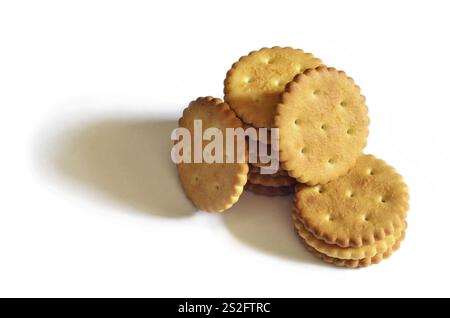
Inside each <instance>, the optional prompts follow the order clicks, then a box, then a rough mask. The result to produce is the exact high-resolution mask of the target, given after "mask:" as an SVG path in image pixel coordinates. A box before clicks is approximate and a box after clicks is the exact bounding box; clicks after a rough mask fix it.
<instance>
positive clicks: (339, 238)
mask: <svg viewBox="0 0 450 318" xmlns="http://www.w3.org/2000/svg"><path fill="white" fill-rule="evenodd" d="M294 198H295V199H294V205H295V208H296V209H297V211H298V219H299V220H300V221H301V222H302V223H303V224H304V226H305V228H306V229H308V230H309V231H310V232H311V233H313V234H314V236H316V237H317V238H318V239H320V240H323V241H325V242H326V243H328V244H337V245H339V246H341V247H349V246H352V247H361V246H363V245H368V244H373V243H374V242H375V241H378V240H383V239H384V238H385V237H386V236H387V235H390V234H393V233H394V232H395V230H396V229H398V228H400V227H401V226H402V224H403V222H404V220H405V217H406V213H407V211H408V209H409V203H408V201H409V195H408V188H407V186H406V184H405V183H404V181H403V178H402V177H401V176H400V175H399V174H398V173H397V172H396V171H395V169H394V168H392V167H390V166H388V165H387V164H386V163H385V162H384V161H383V160H380V159H377V158H375V157H374V156H372V155H364V156H362V157H360V158H359V159H358V160H357V161H356V165H355V166H354V167H353V168H352V169H351V170H350V171H349V173H348V174H347V175H345V176H343V177H340V178H339V179H337V180H334V181H331V182H329V183H327V184H325V185H318V186H313V187H308V186H304V185H299V186H297V188H296V193H295V196H294Z"/></svg>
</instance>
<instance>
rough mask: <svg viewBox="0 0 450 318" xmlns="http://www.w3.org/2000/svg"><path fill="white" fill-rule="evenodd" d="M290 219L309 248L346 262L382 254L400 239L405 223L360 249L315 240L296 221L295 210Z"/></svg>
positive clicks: (301, 224) (300, 223)
mask: <svg viewBox="0 0 450 318" xmlns="http://www.w3.org/2000/svg"><path fill="white" fill-rule="evenodd" d="M292 219H293V221H294V227H295V229H296V230H297V232H298V235H300V237H301V238H302V239H303V240H304V241H305V242H306V243H307V244H308V245H309V246H311V247H312V248H314V249H315V250H316V251H318V252H320V253H322V254H325V255H327V256H329V257H332V258H338V259H346V260H361V259H365V258H372V257H374V256H375V255H377V254H380V255H382V254H384V253H385V252H386V251H388V250H389V249H391V248H392V247H393V246H394V244H395V243H396V242H397V241H398V240H399V239H400V238H401V237H402V235H403V232H404V231H405V228H406V222H405V223H404V224H403V225H402V226H401V227H399V228H398V229H396V230H395V231H394V233H393V234H391V235H387V236H386V238H385V239H384V240H380V241H376V242H375V243H373V244H370V245H364V246H362V247H340V246H338V245H335V244H327V243H325V242H324V241H321V240H319V239H317V238H316V237H315V236H314V235H313V234H312V233H311V232H309V231H308V230H307V229H306V228H305V227H304V225H303V223H302V222H300V221H299V220H298V217H297V210H295V209H294V211H293V214H292Z"/></svg>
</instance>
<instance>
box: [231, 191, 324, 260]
mask: <svg viewBox="0 0 450 318" xmlns="http://www.w3.org/2000/svg"><path fill="white" fill-rule="evenodd" d="M291 211H292V196H281V197H266V196H262V195H256V194H253V193H250V192H248V191H245V192H244V193H243V194H242V196H241V197H240V199H239V201H238V202H237V203H236V204H235V205H234V206H233V207H232V208H231V209H230V210H228V211H226V212H225V213H224V214H223V220H224V224H225V226H226V227H227V229H228V230H229V231H230V232H231V234H232V235H233V236H234V237H236V238H237V239H238V240H239V241H241V242H242V243H244V244H246V245H249V246H251V247H253V248H255V249H257V250H259V251H261V252H263V253H267V254H270V255H273V256H276V257H282V258H285V259H288V260H291V261H298V262H302V263H310V264H317V265H325V266H326V264H324V263H323V262H322V261H320V260H319V259H317V258H316V257H315V256H314V255H312V254H311V253H309V252H308V251H307V250H306V249H305V248H304V246H303V245H302V243H301V242H300V240H299V238H298V236H297V233H296V232H295V231H294V225H293V223H292V217H291Z"/></svg>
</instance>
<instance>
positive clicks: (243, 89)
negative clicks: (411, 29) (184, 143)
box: [177, 47, 409, 268]
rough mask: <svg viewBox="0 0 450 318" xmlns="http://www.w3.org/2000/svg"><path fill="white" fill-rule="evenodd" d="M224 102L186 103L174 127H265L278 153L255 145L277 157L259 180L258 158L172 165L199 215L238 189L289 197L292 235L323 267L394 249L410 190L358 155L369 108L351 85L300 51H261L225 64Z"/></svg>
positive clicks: (371, 260) (371, 259)
mask: <svg viewBox="0 0 450 318" xmlns="http://www.w3.org/2000/svg"><path fill="white" fill-rule="evenodd" d="M224 95H225V97H224V100H225V101H222V100H220V99H217V98H212V97H202V98H199V99H197V100H195V101H193V102H191V104H190V105H189V107H188V108H186V109H185V111H184V113H183V117H182V118H181V119H180V121H179V127H183V128H187V129H188V130H189V131H191V132H193V131H194V124H193V122H194V120H196V119H201V120H202V121H203V129H207V128H209V127H215V128H218V129H220V130H225V129H226V128H230V127H232V128H247V127H255V128H267V129H269V134H270V133H272V134H273V133H275V132H276V133H277V135H278V137H279V142H278V143H277V144H278V146H277V147H274V146H273V145H271V142H270V140H271V139H270V138H269V139H265V138H262V139H263V140H259V139H260V137H259V135H256V136H253V138H256V139H257V140H256V141H257V142H258V146H259V147H265V148H264V149H265V150H267V151H268V153H270V152H273V151H277V152H278V156H279V164H280V167H279V169H277V170H276V171H273V173H272V174H269V175H268V174H262V173H261V168H262V167H263V166H264V164H265V163H263V161H264V160H257V161H256V162H252V163H250V164H249V163H248V162H235V163H179V164H178V165H177V168H178V172H179V176H180V179H181V182H182V185H183V188H184V190H185V192H186V194H187V196H188V197H189V198H190V199H191V201H192V202H193V203H194V204H195V205H196V206H197V207H198V208H200V209H202V210H205V211H211V212H213V211H217V212H222V211H224V210H226V209H228V208H230V207H231V206H232V205H233V204H234V203H236V202H237V201H238V199H239V197H240V195H241V194H242V192H243V190H244V188H246V189H248V190H250V191H252V192H255V193H257V194H263V195H269V196H274V195H287V194H290V193H292V192H293V193H294V194H293V196H294V200H293V211H292V216H293V224H294V228H295V230H296V232H297V233H298V236H299V238H300V241H301V242H302V243H303V244H304V245H305V247H306V248H307V249H308V250H310V251H311V252H312V253H313V254H314V255H316V256H317V257H319V258H321V259H322V260H324V261H325V262H328V263H332V264H335V265H337V266H345V267H351V268H355V267H364V266H368V265H370V264H375V263H378V262H380V261H381V260H383V259H384V258H387V257H388V256H390V255H391V254H392V252H393V251H395V250H396V249H398V248H399V245H400V242H401V240H402V239H403V238H404V235H405V230H406V224H407V223H406V214H407V211H408V209H409V204H408V201H409V195H408V188H407V186H406V184H405V183H404V181H403V179H402V177H401V176H400V175H399V174H398V173H397V172H396V171H395V169H394V168H392V167H390V166H388V165H387V164H386V163H385V162H384V161H382V160H380V159H378V158H376V157H375V156H372V155H365V154H364V153H363V150H364V148H365V146H366V140H367V136H368V126H369V118H368V110H367V106H366V104H365V98H364V96H362V95H361V92H360V88H359V87H358V86H357V85H356V84H355V82H354V80H353V79H352V78H350V77H348V76H347V75H346V74H345V73H344V72H343V71H338V70H336V69H334V68H331V67H327V66H325V65H323V63H322V61H321V60H320V59H318V58H316V57H314V56H313V55H312V54H310V53H305V52H303V51H302V50H298V49H293V48H281V47H273V48H263V49H261V50H259V51H254V52H251V53H250V54H248V55H247V56H244V57H241V58H240V59H239V60H238V61H237V62H236V63H235V64H233V66H232V68H231V69H230V70H229V71H228V73H227V75H226V79H225V88H224ZM249 141H250V140H249ZM277 141H278V139H277ZM287 213H289V212H287Z"/></svg>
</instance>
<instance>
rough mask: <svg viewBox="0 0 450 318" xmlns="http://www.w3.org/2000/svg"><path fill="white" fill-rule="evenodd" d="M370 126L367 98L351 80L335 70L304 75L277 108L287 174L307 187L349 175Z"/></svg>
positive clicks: (275, 123)
mask: <svg viewBox="0 0 450 318" xmlns="http://www.w3.org/2000/svg"><path fill="white" fill-rule="evenodd" d="M368 125H369V117H368V115H367V106H366V104H365V98H364V96H362V95H361V93H360V89H359V87H358V86H356V85H355V83H354V81H353V79H351V78H350V77H347V75H346V74H345V73H344V72H342V71H337V70H336V69H334V68H327V67H318V68H316V69H313V70H307V71H305V72H304V73H303V74H300V75H298V76H296V77H295V79H294V80H293V81H292V82H291V83H289V85H288V86H287V88H286V92H285V93H283V95H282V100H281V103H280V104H279V105H278V106H277V108H276V114H275V119H274V126H275V127H277V128H279V137H280V143H279V149H280V161H281V164H282V166H283V169H284V170H287V171H288V172H289V175H290V176H292V177H294V178H296V179H297V180H298V181H299V182H301V183H307V184H309V185H315V184H319V183H320V184H323V183H327V182H329V181H331V180H334V179H336V178H338V177H340V176H342V175H344V174H346V173H347V171H348V170H349V169H350V168H351V167H352V166H353V165H354V164H355V161H356V160H357V158H358V157H359V156H361V154H362V152H363V149H364V147H365V146H366V139H367V136H368V132H369V130H368Z"/></svg>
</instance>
